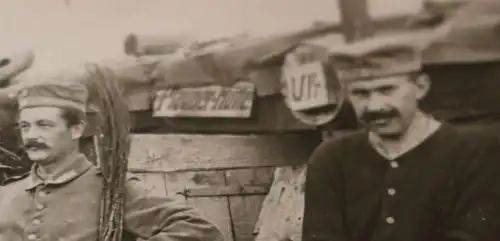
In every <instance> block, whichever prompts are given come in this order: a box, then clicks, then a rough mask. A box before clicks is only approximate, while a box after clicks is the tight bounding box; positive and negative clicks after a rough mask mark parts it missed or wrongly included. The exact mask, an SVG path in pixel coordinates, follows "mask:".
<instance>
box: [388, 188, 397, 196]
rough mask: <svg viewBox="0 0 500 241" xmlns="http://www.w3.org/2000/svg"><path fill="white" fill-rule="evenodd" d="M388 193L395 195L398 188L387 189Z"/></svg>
mask: <svg viewBox="0 0 500 241" xmlns="http://www.w3.org/2000/svg"><path fill="white" fill-rule="evenodd" d="M387 194H389V195H391V196H394V194H396V189H394V188H389V189H387Z"/></svg>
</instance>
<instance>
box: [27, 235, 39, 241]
mask: <svg viewBox="0 0 500 241" xmlns="http://www.w3.org/2000/svg"><path fill="white" fill-rule="evenodd" d="M36 238H37V237H36V235H34V234H30V235H28V239H29V240H35V239H36Z"/></svg>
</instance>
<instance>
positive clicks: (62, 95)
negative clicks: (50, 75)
mask: <svg viewBox="0 0 500 241" xmlns="http://www.w3.org/2000/svg"><path fill="white" fill-rule="evenodd" d="M16 98H17V101H18V104H19V109H24V108H30V107H43V106H49V107H59V108H74V109H77V110H80V111H82V112H85V111H86V102H87V98H88V90H87V88H86V87H85V86H84V85H82V84H78V83H70V82H62V83H47V82H44V83H39V84H32V85H29V86H26V87H24V88H22V89H20V90H19V91H18V92H17V95H16Z"/></svg>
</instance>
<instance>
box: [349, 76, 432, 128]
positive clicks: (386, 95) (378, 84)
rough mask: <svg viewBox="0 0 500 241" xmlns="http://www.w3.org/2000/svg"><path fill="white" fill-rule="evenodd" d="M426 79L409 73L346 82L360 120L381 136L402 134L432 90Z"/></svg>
mask: <svg viewBox="0 0 500 241" xmlns="http://www.w3.org/2000/svg"><path fill="white" fill-rule="evenodd" d="M429 85H430V83H429V81H428V79H427V78H424V77H419V78H411V77H409V76H407V75H400V76H391V77H385V78H377V79H370V80H358V81H353V82H350V83H349V84H348V85H347V88H348V93H349V99H350V101H351V102H352V105H353V107H354V109H355V111H356V114H357V116H358V119H359V120H360V121H361V122H362V123H364V124H366V126H367V127H368V128H369V130H370V131H372V132H375V133H376V134H378V135H379V136H381V137H385V138H398V137H400V136H401V135H403V134H404V133H405V132H406V130H407V129H408V126H409V125H410V124H411V122H412V120H413V117H414V115H415V113H416V112H417V111H418V101H419V100H420V99H421V98H422V97H424V96H425V94H426V93H427V91H428V89H429Z"/></svg>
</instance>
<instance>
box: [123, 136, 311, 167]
mask: <svg viewBox="0 0 500 241" xmlns="http://www.w3.org/2000/svg"><path fill="white" fill-rule="evenodd" d="M318 143H319V139H312V138H310V136H309V135H307V134H303V133H297V134H294V133H292V134H283V135H248V136H236V135H177V134H170V135H154V134H138V135H133V136H132V148H131V152H130V162H129V168H130V169H131V170H132V171H135V172H140V171H141V170H142V172H179V171H193V170H200V168H201V169H205V170H227V169H230V168H243V167H276V166H285V165H297V164H301V163H305V162H306V161H307V160H308V158H309V156H310V154H311V153H312V151H313V150H314V148H315V147H316V146H317V145H318Z"/></svg>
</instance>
